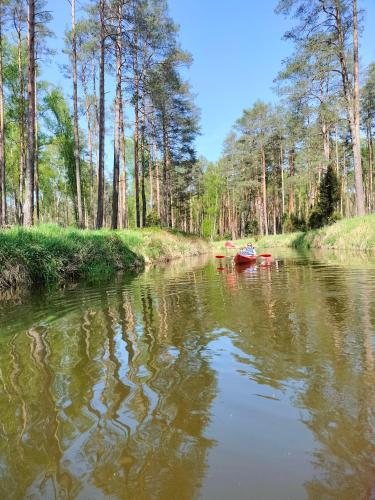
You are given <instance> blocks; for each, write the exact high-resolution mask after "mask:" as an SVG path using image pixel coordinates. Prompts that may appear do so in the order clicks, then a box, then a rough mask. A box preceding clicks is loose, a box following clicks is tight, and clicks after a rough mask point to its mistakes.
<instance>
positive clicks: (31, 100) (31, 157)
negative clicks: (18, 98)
mask: <svg viewBox="0 0 375 500" xmlns="http://www.w3.org/2000/svg"><path fill="white" fill-rule="evenodd" d="M27 25H28V39H27V51H28V82H27V94H28V144H27V165H26V173H25V174H26V175H25V188H26V189H25V204H24V225H25V226H27V227H30V226H32V225H33V224H34V175H35V0H28V17H27Z"/></svg>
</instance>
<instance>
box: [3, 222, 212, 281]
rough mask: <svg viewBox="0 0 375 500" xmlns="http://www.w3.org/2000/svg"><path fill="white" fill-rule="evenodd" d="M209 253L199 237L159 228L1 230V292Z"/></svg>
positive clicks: (94, 277)
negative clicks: (2, 290)
mask: <svg viewBox="0 0 375 500" xmlns="http://www.w3.org/2000/svg"><path fill="white" fill-rule="evenodd" d="M208 249H209V247H208V244H207V243H205V242H204V241H202V240H200V239H198V238H194V237H187V236H184V235H181V234H177V233H173V232H170V231H164V230H160V229H143V230H127V231H110V230H101V231H89V230H85V231H82V230H78V229H74V228H68V229H63V228H60V227H58V226H53V225H43V226H38V227H35V228H32V229H22V228H13V229H7V230H0V290H1V289H7V288H11V287H17V286H30V285H33V284H47V283H59V282H64V281H67V280H76V279H80V278H88V279H98V278H102V277H105V276H110V275H111V274H113V273H114V272H116V271H118V270H137V269H141V268H142V267H143V266H144V265H145V264H147V263H153V262H160V261H169V260H172V259H175V258H178V257H187V256H193V255H198V254H202V253H205V252H207V251H208Z"/></svg>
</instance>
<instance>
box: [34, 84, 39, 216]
mask: <svg viewBox="0 0 375 500" xmlns="http://www.w3.org/2000/svg"><path fill="white" fill-rule="evenodd" d="M34 184H35V186H34V189H35V215H36V221H37V223H38V224H39V222H40V200H39V143H38V90H37V86H36V81H35V176H34Z"/></svg>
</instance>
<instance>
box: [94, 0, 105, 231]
mask: <svg viewBox="0 0 375 500" xmlns="http://www.w3.org/2000/svg"><path fill="white" fill-rule="evenodd" d="M99 15H100V63H99V71H100V75H99V165H98V210H97V216H96V228H97V229H100V228H102V227H103V222H104V147H105V137H104V136H105V102H104V99H105V93H104V90H105V89H104V83H105V82H104V71H105V67H104V64H105V54H104V50H105V47H104V45H105V26H104V0H100V4H99Z"/></svg>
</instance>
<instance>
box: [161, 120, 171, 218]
mask: <svg viewBox="0 0 375 500" xmlns="http://www.w3.org/2000/svg"><path fill="white" fill-rule="evenodd" d="M166 120H167V119H166V117H165V115H164V116H163V172H162V175H163V182H162V189H163V210H162V223H163V225H164V226H167V227H169V225H170V212H171V211H170V203H169V185H168V182H169V175H168V171H169V163H170V160H169V144H168V131H167V123H166Z"/></svg>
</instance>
